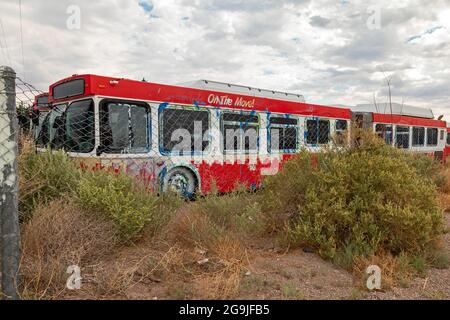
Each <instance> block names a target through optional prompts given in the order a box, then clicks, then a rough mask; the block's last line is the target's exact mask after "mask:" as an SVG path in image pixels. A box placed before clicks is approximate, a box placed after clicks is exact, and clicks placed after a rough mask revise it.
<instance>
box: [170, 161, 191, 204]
mask: <svg viewBox="0 0 450 320" xmlns="http://www.w3.org/2000/svg"><path fill="white" fill-rule="evenodd" d="M195 189H196V179H195V176H194V173H193V172H192V171H191V170H189V169H186V168H182V167H180V168H175V169H172V170H171V171H169V173H168V174H167V176H166V178H165V179H164V192H167V191H172V192H175V193H177V194H179V195H180V196H182V197H183V198H186V199H193V198H194V196H195V191H196V190H195Z"/></svg>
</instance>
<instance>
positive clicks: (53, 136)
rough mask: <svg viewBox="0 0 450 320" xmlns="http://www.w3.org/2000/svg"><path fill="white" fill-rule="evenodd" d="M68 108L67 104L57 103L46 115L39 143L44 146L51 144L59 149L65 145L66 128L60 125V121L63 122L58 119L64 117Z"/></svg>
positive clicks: (53, 147)
mask: <svg viewBox="0 0 450 320" xmlns="http://www.w3.org/2000/svg"><path fill="white" fill-rule="evenodd" d="M66 108H67V105H66V104H61V105H57V106H55V107H54V108H53V109H52V111H50V113H49V114H48V115H47V116H46V117H45V119H44V121H43V123H42V128H41V130H40V132H39V137H38V139H37V144H38V145H40V146H43V147H45V146H48V145H49V146H50V147H51V148H52V149H59V148H62V147H63V144H64V128H63V127H62V126H59V125H58V123H61V122H58V121H57V119H58V120H61V119H62V116H63V114H64V111H65V110H66ZM55 122H56V123H55Z"/></svg>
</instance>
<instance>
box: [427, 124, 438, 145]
mask: <svg viewBox="0 0 450 320" xmlns="http://www.w3.org/2000/svg"><path fill="white" fill-rule="evenodd" d="M437 143H438V129H437V128H427V146H437Z"/></svg>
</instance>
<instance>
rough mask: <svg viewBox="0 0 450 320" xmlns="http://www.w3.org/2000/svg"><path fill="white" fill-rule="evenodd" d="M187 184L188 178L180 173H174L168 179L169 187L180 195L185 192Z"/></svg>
mask: <svg viewBox="0 0 450 320" xmlns="http://www.w3.org/2000/svg"><path fill="white" fill-rule="evenodd" d="M188 185H189V183H188V179H187V178H186V176H185V175H183V174H181V173H176V174H174V175H173V176H172V177H171V178H170V180H169V188H170V189H171V190H172V191H175V192H176V193H178V194H180V195H185V194H186V192H187V188H188Z"/></svg>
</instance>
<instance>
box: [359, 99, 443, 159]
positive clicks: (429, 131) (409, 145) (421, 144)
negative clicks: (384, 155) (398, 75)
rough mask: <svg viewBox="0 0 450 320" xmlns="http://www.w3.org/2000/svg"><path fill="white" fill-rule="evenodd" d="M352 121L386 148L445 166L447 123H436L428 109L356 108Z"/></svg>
mask: <svg viewBox="0 0 450 320" xmlns="http://www.w3.org/2000/svg"><path fill="white" fill-rule="evenodd" d="M352 111H353V117H354V119H355V120H356V121H357V122H358V123H361V124H362V126H363V127H365V128H370V129H372V130H373V131H374V132H375V133H377V134H378V136H380V137H381V138H383V139H384V140H385V141H386V143H387V144H391V145H393V146H395V147H397V148H401V149H404V150H406V151H409V152H418V153H424V154H427V155H430V156H433V157H434V158H435V159H437V160H439V161H442V162H445V152H444V149H445V146H446V139H447V123H446V122H445V121H442V120H435V119H434V115H433V112H432V111H431V109H426V108H418V107H412V106H406V105H400V104H396V103H393V104H390V105H388V104H379V105H376V106H375V105H358V106H356V107H353V108H352Z"/></svg>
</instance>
